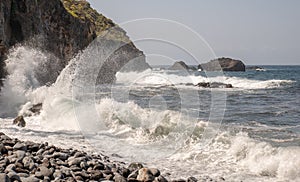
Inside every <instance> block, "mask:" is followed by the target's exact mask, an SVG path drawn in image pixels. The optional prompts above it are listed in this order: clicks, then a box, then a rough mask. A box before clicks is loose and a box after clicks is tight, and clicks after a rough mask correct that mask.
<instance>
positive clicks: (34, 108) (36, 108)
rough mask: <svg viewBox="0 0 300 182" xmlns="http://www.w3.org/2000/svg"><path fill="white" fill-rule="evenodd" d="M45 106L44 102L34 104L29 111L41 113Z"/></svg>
mask: <svg viewBox="0 0 300 182" xmlns="http://www.w3.org/2000/svg"><path fill="white" fill-rule="evenodd" d="M42 108H43V104H42V103H38V104H35V105H33V106H32V107H31V108H30V109H29V111H31V112H32V113H34V114H40V111H41V109H42Z"/></svg>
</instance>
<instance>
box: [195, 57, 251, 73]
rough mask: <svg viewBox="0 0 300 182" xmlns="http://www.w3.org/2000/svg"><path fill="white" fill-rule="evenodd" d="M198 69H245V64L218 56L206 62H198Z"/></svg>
mask: <svg viewBox="0 0 300 182" xmlns="http://www.w3.org/2000/svg"><path fill="white" fill-rule="evenodd" d="M198 69H202V70H205V71H245V70H246V66H245V64H244V63H243V62H242V61H240V60H235V59H231V58H224V57H223V58H218V59H215V60H212V61H210V62H208V63H204V64H200V65H199V66H198Z"/></svg>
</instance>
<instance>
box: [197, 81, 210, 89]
mask: <svg viewBox="0 0 300 182" xmlns="http://www.w3.org/2000/svg"><path fill="white" fill-rule="evenodd" d="M196 86H198V87H204V88H210V83H207V82H200V83H198V84H197V85H196Z"/></svg>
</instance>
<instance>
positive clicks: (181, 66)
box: [169, 61, 196, 71]
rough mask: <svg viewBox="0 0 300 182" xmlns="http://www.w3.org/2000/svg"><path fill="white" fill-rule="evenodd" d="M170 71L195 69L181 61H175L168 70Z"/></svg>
mask: <svg viewBox="0 0 300 182" xmlns="http://www.w3.org/2000/svg"><path fill="white" fill-rule="evenodd" d="M169 69H170V70H186V71H188V70H196V68H194V67H192V66H188V65H187V64H186V63H185V62H183V61H177V62H175V63H174V64H173V65H172V66H171V67H170V68H169Z"/></svg>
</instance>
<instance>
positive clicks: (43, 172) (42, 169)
mask: <svg viewBox="0 0 300 182" xmlns="http://www.w3.org/2000/svg"><path fill="white" fill-rule="evenodd" d="M35 174H36V176H37V177H38V178H39V177H41V176H48V177H49V176H51V175H52V174H53V171H52V170H51V169H48V168H47V167H45V166H40V167H39V168H38V171H37V172H36V173H35Z"/></svg>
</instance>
